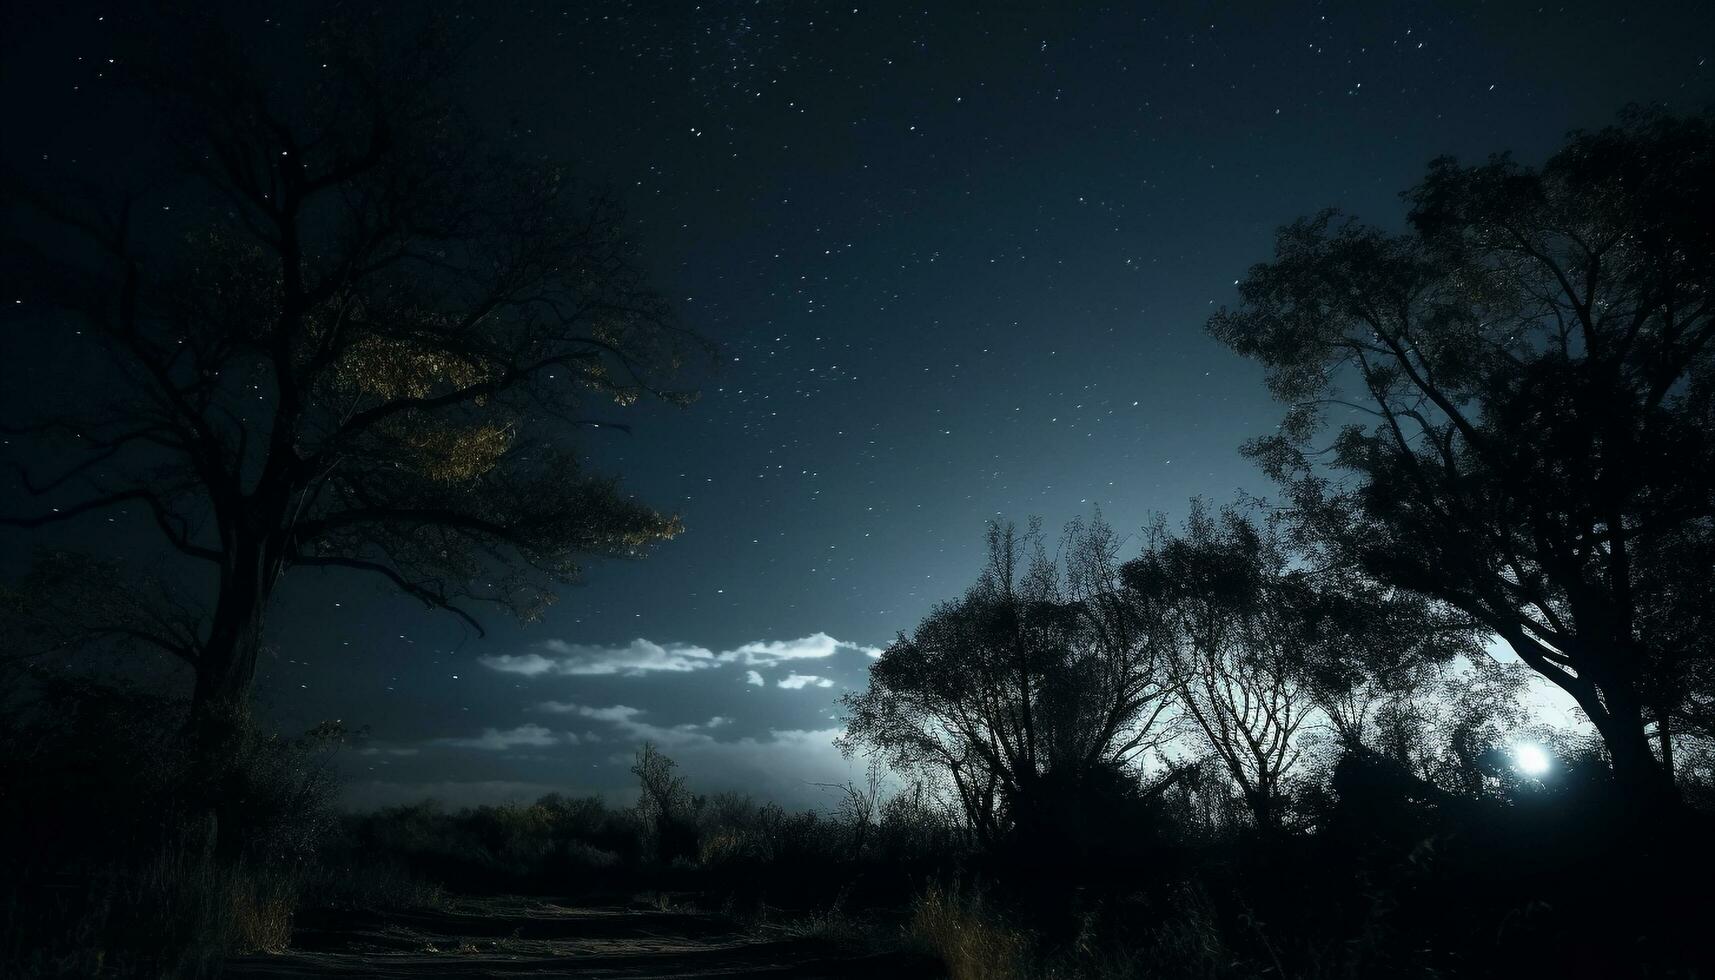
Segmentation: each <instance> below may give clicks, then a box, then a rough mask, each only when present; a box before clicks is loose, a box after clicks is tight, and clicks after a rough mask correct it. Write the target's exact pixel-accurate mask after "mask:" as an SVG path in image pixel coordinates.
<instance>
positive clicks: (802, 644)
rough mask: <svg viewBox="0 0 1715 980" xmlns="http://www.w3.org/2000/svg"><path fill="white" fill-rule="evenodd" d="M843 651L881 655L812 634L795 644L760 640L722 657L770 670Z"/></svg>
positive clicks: (826, 635) (858, 645)
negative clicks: (779, 664)
mask: <svg viewBox="0 0 1715 980" xmlns="http://www.w3.org/2000/svg"><path fill="white" fill-rule="evenodd" d="M841 650H852V651H855V652H857V653H862V654H865V655H867V656H871V657H879V656H880V655H881V651H880V650H878V649H876V648H875V647H866V646H863V645H861V644H857V643H847V642H845V641H844V640H836V639H834V638H833V637H831V636H829V635H828V634H826V633H811V634H810V635H809V636H805V637H800V638H799V639H796V640H757V641H755V642H753V643H746V644H744V645H743V646H741V647H738V648H737V649H735V650H728V651H726V652H725V653H722V654H721V655H720V658H721V659H722V660H737V661H739V662H740V663H744V664H748V665H751V666H758V665H760V666H764V667H771V666H773V665H775V664H778V663H782V662H784V661H787V660H820V659H823V658H826V657H831V656H833V655H834V654H836V653H838V652H840V651H841Z"/></svg>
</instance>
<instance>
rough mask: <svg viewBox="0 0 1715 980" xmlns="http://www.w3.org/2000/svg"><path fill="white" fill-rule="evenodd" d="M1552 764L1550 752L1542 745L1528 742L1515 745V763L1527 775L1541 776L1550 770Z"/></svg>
mask: <svg viewBox="0 0 1715 980" xmlns="http://www.w3.org/2000/svg"><path fill="white" fill-rule="evenodd" d="M1551 764H1552V763H1551V762H1550V761H1549V758H1548V753H1547V752H1544V751H1543V750H1542V746H1540V745H1532V744H1530V743H1528V742H1526V743H1522V744H1519V745H1515V746H1513V765H1514V766H1516V767H1518V771H1519V772H1522V773H1524V774H1525V775H1526V776H1540V775H1542V774H1543V773H1545V772H1547V771H1548V769H1549V766H1550V765H1551Z"/></svg>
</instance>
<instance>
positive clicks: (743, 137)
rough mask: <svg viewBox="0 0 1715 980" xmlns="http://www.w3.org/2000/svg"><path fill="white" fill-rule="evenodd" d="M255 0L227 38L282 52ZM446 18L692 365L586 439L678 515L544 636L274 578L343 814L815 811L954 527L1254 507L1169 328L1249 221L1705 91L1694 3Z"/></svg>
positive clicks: (477, 102) (279, 653) (1258, 414)
mask: <svg viewBox="0 0 1715 980" xmlns="http://www.w3.org/2000/svg"><path fill="white" fill-rule="evenodd" d="M48 6H49V5H46V4H12V5H9V7H8V10H7V13H6V15H5V17H6V20H5V35H6V37H5V41H4V45H5V46H4V63H3V65H0V85H3V93H4V102H3V104H4V105H5V106H6V107H7V110H8V111H7V116H8V118H9V121H8V122H6V123H4V124H3V125H4V132H5V136H4V143H5V150H4V152H5V155H6V157H7V158H8V161H11V160H12V159H14V158H17V157H20V156H22V157H31V156H33V155H36V154H38V150H39V151H40V152H42V153H47V152H50V150H51V152H52V153H54V154H57V155H58V156H56V157H55V159H60V158H62V157H63V158H66V159H68V160H69V159H70V158H72V157H75V156H76V155H77V153H76V151H75V149H73V150H68V149H67V148H68V147H72V148H75V147H80V146H81V147H84V148H86V151H89V148H97V147H100V146H101V145H102V140H103V138H104V137H103V134H102V132H100V131H98V130H96V129H93V128H92V127H98V126H99V121H100V119H101V118H102V114H101V111H100V105H101V99H102V91H103V90H102V82H103V79H102V78H101V77H100V66H101V64H102V63H103V61H104V59H105V58H106V57H107V56H108V55H107V52H108V51H109V50H110V49H112V48H113V47H114V46H115V39H114V38H113V37H112V36H111V35H110V33H109V31H110V30H111V29H112V28H111V22H112V19H111V18H109V19H105V20H103V19H98V18H100V17H102V16H104V15H103V14H102V13H101V11H100V10H99V9H98V8H97V7H94V6H90V5H87V4H76V5H73V6H72V7H70V8H65V9H58V8H56V9H55V10H53V11H49V10H46V9H41V10H38V9H34V8H37V7H42V8H46V7H48ZM281 6H282V7H284V8H285V12H284V13H282V12H280V11H271V10H270V9H269V8H270V5H267V4H252V5H245V8H244V9H245V11H246V12H245V13H242V14H234V15H233V23H234V24H235V25H239V27H240V30H241V32H254V34H255V35H256V37H257V38H259V39H265V38H271V37H278V38H279V39H280V41H279V43H281V44H289V43H292V39H293V38H294V36H299V35H298V33H297V32H301V26H299V25H296V24H295V23H294V21H293V19H292V16H291V9H292V6H291V5H289V4H288V5H281ZM478 9H479V10H480V12H481V27H480V28H479V29H478V30H477V32H476V35H475V36H476V38H477V41H476V43H475V44H474V45H473V47H472V49H471V51H470V53H469V56H468V66H469V70H468V72H467V74H466V75H465V76H464V77H463V78H462V79H461V82H460V86H461V89H462V90H463V92H464V93H465V97H466V98H467V99H469V100H470V106H471V107H472V108H473V110H474V111H475V112H476V113H477V114H478V115H479V116H480V117H481V118H483V119H485V120H487V121H489V122H490V123H491V124H492V125H493V126H494V127H495V128H496V130H497V131H505V132H512V133H515V134H517V136H518V138H519V139H522V140H524V141H526V143H527V144H528V145H529V146H531V147H532V148H535V149H539V150H541V151H543V152H548V153H552V154H554V155H557V156H560V157H563V158H566V159H569V160H570V161H572V162H573V163H574V164H575V169H576V170H577V171H578V172H580V173H581V174H582V175H583V176H585V177H586V178H589V179H591V180H594V181H597V182H605V183H608V184H610V185H611V186H612V187H614V188H615V190H616V191H617V193H618V195H619V197H620V198H621V199H622V200H623V201H624V203H625V204H626V206H627V207H628V210H629V212H630V215H631V233H632V234H633V236H634V237H635V239H636V241H637V242H638V244H639V245H640V246H641V247H642V249H643V252H644V255H645V258H646V261H647V262H648V264H649V267H650V269H651V271H652V273H653V275H654V277H655V281H656V282H657V283H658V285H659V286H660V287H661V289H662V290H663V291H664V292H665V293H666V294H667V295H668V296H670V297H671V298H672V299H673V301H674V303H675V305H676V306H677V308H678V310H679V313H680V315H681V317H682V319H683V320H684V322H685V323H686V324H687V325H689V326H691V327H693V328H695V329H696V330H698V331H700V332H701V333H703V334H704V335H705V336H707V337H709V338H710V339H712V340H714V341H716V342H717V343H718V344H719V345H720V347H721V351H720V353H719V355H718V357H717V358H716V360H717V361H718V363H716V364H714V365H711V366H707V367H706V368H699V369H698V371H697V373H696V374H695V375H694V380H695V383H696V384H697V386H698V387H700V388H701V390H702V397H701V399H700V401H699V402H698V403H697V404H695V405H694V406H692V407H691V408H689V409H685V410H680V409H675V408H670V407H666V406H647V407H643V408H638V409H632V410H626V411H624V412H623V413H622V414H623V418H622V420H623V421H626V422H629V423H631V424H632V425H633V426H634V427H635V430H634V433H633V434H632V435H630V436H625V435H622V434H618V433H608V434H600V435H592V436H591V437H590V439H589V443H588V445H589V448H590V452H591V455H592V457H593V458H594V459H595V460H596V461H597V463H598V465H599V466H601V467H603V468H606V469H610V470H612V471H615V472H618V473H621V474H623V476H624V477H625V478H626V480H627V482H628V483H629V485H630V486H631V487H632V488H634V489H635V490H636V491H637V492H638V495H639V496H640V497H641V498H643V499H645V500H647V501H649V502H651V503H653V504H655V505H656V506H658V507H660V508H662V509H668V510H677V511H678V512H679V513H680V514H682V515H683V517H684V519H685V522H686V525H687V527H688V531H687V533H686V534H684V535H683V536H682V537H680V538H679V539H677V540H675V541H673V542H671V543H669V544H667V545H665V546H663V547H661V548H660V549H659V550H658V551H657V552H656V553H655V555H654V556H653V557H651V558H650V559H648V560H646V561H643V562H633V563H605V564H599V565H596V566H594V567H592V568H591V570H590V575H589V581H588V583H587V584H586V585H583V586H581V587H578V588H576V589H573V590H570V591H568V592H566V593H565V594H564V595H562V597H561V601H560V603H559V604H558V606H556V607H555V608H554V609H553V610H552V611H551V612H550V613H549V615H548V616H547V618H546V619H545V620H544V621H542V622H540V623H536V624H533V625H531V626H529V627H520V626H518V625H516V624H514V623H510V622H507V621H504V620H502V619H499V618H495V617H492V616H491V617H489V618H488V619H487V620H485V625H486V626H488V628H489V629H488V636H487V637H486V638H478V637H476V636H475V635H474V633H472V632H471V631H469V630H468V629H466V628H464V627H463V626H461V624H460V623H459V622H458V621H457V620H456V619H454V618H452V617H449V616H444V615H443V616H437V615H434V614H431V613H427V612H425V611H424V610H423V609H422V607H421V606H420V605H419V604H417V603H414V602H411V601H408V600H405V599H402V598H398V597H393V596H389V595H388V594H387V593H386V592H385V591H384V590H383V589H381V588H380V587H379V586H378V585H376V584H375V583H372V582H370V581H369V580H367V579H361V578H346V577H341V576H338V575H321V574H319V573H316V572H309V571H298V572H293V573H289V574H288V579H287V583H286V585H285V586H284V594H283V597H282V599H281V600H280V601H279V602H278V603H277V604H276V606H275V607H274V609H273V610H272V611H271V618H270V624H271V640H270V642H271V646H272V653H271V655H270V657H269V658H268V660H267V661H266V663H265V665H264V667H263V676H262V680H261V695H260V696H261V699H262V701H263V703H264V704H265V705H266V706H267V708H268V711H269V713H270V716H271V717H272V718H273V719H274V720H275V721H276V722H277V723H278V724H280V725H281V726H283V727H287V728H301V727H305V726H308V725H310V724H313V723H314V722H316V721H319V720H321V719H324V718H339V719H343V720H344V721H345V722H346V723H347V724H349V725H353V726H367V727H368V729H369V730H370V736H369V738H368V739H367V740H366V741H364V742H362V743H360V745H361V747H360V748H354V749H352V750H350V751H348V752H347V753H346V754H345V755H344V757H343V761H344V764H345V766H346V768H347V771H348V772H349V774H350V776H351V784H350V788H349V795H350V800H351V801H352V802H353V803H357V804H369V803H376V802H397V801H404V800H409V799H415V798H420V797H422V796H424V795H428V794H433V795H436V796H439V797H441V798H443V799H446V800H448V801H451V802H455V803H465V802H476V801H489V800H496V799H506V798H518V797H530V796H533V795H535V794H538V793H541V792H545V791H547V790H550V789H559V790H564V791H573V792H581V791H611V790H618V789H621V788H623V787H626V786H628V785H629V783H630V777H629V776H628V775H627V773H626V768H627V766H628V765H629V757H630V753H631V751H632V749H633V748H634V746H635V744H636V743H637V742H638V741H639V740H641V739H643V738H654V739H655V740H656V741H658V742H661V743H662V744H663V745H664V746H665V747H666V750H667V752H668V753H669V754H670V755H673V756H674V757H676V758H679V759H680V760H681V762H682V763H683V764H684V765H685V767H686V769H687V770H688V772H689V775H690V776H691V779H692V782H693V785H694V786H696V787H697V788H699V789H715V788H730V787H740V788H745V789H749V790H751V791H754V792H757V793H759V794H761V795H766V796H773V797H776V798H779V799H782V800H783V801H787V802H793V803H802V802H817V801H818V800H820V799H821V795H822V794H820V791H818V790H817V789H816V788H815V787H813V786H812V785H810V784H811V783H813V782H815V781H818V780H843V779H845V778H846V777H847V775H848V774H849V772H848V765H847V763H845V762H843V761H841V760H840V759H839V757H838V754H837V752H836V751H835V750H834V749H832V747H831V746H830V738H831V736H832V734H833V733H834V731H833V730H834V729H836V728H837V726H838V721H837V714H838V709H837V705H836V704H835V701H836V699H837V698H838V696H839V695H840V694H841V693H842V692H843V691H845V690H847V689H849V688H851V687H852V686H856V685H861V684H862V683H863V676H864V670H865V668H866V667H867V665H868V663H869V657H868V655H867V654H868V653H869V652H871V651H873V650H875V649H876V648H879V647H881V646H884V645H885V644H886V643H887V642H888V641H889V640H890V639H891V638H892V637H893V636H894V635H895V634H896V633H897V632H898V631H900V630H905V629H910V628H911V627H912V626H913V625H915V623H916V622H917V621H918V620H919V619H920V618H921V617H922V616H923V614H924V613H925V612H926V611H927V610H928V608H929V607H930V605H931V604H932V603H934V602H936V601H938V600H941V599H945V598H951V597H953V596H955V595H956V594H957V593H958V592H960V591H961V590H962V589H963V588H964V587H965V586H966V585H967V584H968V583H969V582H970V581H971V580H972V579H973V578H974V577H975V574H976V571H977V566H978V562H979V559H980V551H981V545H982V530H983V525H984V522H985V521H989V520H992V519H995V518H1012V519H1018V520H1020V521H1022V520H1024V519H1027V518H1028V517H1030V516H1032V515H1037V516H1040V517H1041V518H1043V520H1044V521H1045V523H1046V524H1047V526H1048V527H1049V528H1050V529H1053V528H1057V527H1058V526H1059V525H1061V524H1062V523H1063V522H1065V521H1066V520H1068V519H1070V518H1072V517H1075V516H1079V515H1088V514H1089V513H1090V512H1091V511H1092V509H1093V508H1095V507H1098V506H1099V507H1100V509H1101V511H1102V513H1103V514H1104V515H1105V516H1106V518H1107V519H1108V520H1109V521H1110V522H1111V523H1112V524H1114V525H1115V526H1116V527H1119V528H1122V529H1128V528H1137V527H1139V526H1140V525H1142V524H1143V523H1144V522H1145V521H1146V520H1148V518H1149V517H1150V515H1151V514H1152V513H1156V512H1165V513H1167V514H1169V515H1170V516H1171V515H1177V514H1179V513H1182V512H1183V510H1184V508H1185V505H1186V502H1187V500H1188V499H1189V498H1191V497H1192V496H1194V495H1199V494H1201V495H1204V496H1207V497H1209V498H1211V499H1212V500H1214V501H1216V502H1225V501H1227V500H1230V499H1232V498H1233V497H1234V495H1235V494H1236V493H1238V492H1239V491H1241V490H1248V491H1251V492H1258V493H1261V492H1266V491H1267V489H1268V487H1267V486H1266V483H1265V481H1264V480H1263V479H1262V477H1261V475H1260V474H1259V473H1257V472H1256V471H1255V470H1254V468H1253V467H1252V466H1251V465H1250V464H1249V463H1247V462H1246V461H1245V460H1243V459H1242V458H1241V457H1240V456H1239V454H1238V446H1239V445H1240V443H1241V442H1243V441H1244V440H1245V439H1246V438H1248V437H1250V436H1253V435H1256V434H1259V433H1262V432H1265V431H1267V430H1268V429H1269V428H1270V427H1272V426H1273V424H1274V422H1275V420H1276V419H1277V417H1278V414H1279V410H1278V408H1277V406H1275V405H1273V404H1272V403H1271V402H1270V401H1269V399H1268V396H1267V394H1266V392H1265V391H1264V389H1263V387H1262V382H1261V373H1260V371H1258V370H1257V369H1256V368H1254V367H1253V366H1251V365H1248V364H1246V363H1244V362H1242V361H1240V360H1239V359H1238V358H1237V357H1236V356H1234V355H1232V354H1231V353H1229V352H1227V351H1226V350H1225V349H1223V348H1221V347H1219V346H1218V345H1217V344H1216V343H1215V342H1214V341H1213V340H1211V339H1209V338H1208V337H1207V336H1206V335H1205V333H1204V331H1203V324H1204V321H1205V319H1206V318H1207V316H1208V315H1209V314H1210V313H1211V312H1213V311H1214V310H1215V309H1216V308H1218V307H1219V306H1220V305H1221V304H1223V303H1227V302H1230V301H1231V300H1232V298H1233V284H1234V281H1235V280H1236V279H1238V278H1239V277H1240V276H1241V275H1242V274H1243V273H1244V271H1245V270H1246V268H1247V267H1248V266H1249V265H1251V264H1252V263H1254V262H1257V261H1260V260H1262V259H1265V258H1266V257H1268V254H1269V250H1270V246H1271V238H1272V234H1273V230H1274V228H1275V227H1276V226H1278V225H1280V224H1282V223H1284V222H1286V221H1288V220H1290V219H1292V218H1294V217H1296V216H1298V215H1301V214H1306V213H1310V212H1313V211H1315V210H1317V209H1319V208H1321V207H1324V206H1339V207H1341V208H1343V209H1346V210H1348V211H1351V212H1353V213H1356V214H1357V215H1359V216H1361V217H1363V218H1366V219H1369V220H1372V221H1375V222H1378V223H1382V224H1385V225H1397V224H1399V223H1400V222H1401V220H1402V218H1403V210H1404V209H1403V206H1402V205H1401V203H1400V202H1399V200H1398V197H1397V195H1398V192H1399V191H1401V190H1403V189H1405V188H1406V187H1408V186H1410V185H1411V184H1412V183H1413V182H1414V181H1415V180H1416V179H1417V178H1418V176H1419V175H1420V174H1421V173H1422V172H1423V168H1424V165H1425V164H1426V163H1427V162H1428V161H1429V160H1430V159H1431V158H1432V157H1435V156H1437V155H1440V154H1449V153H1450V154H1455V155H1458V156H1460V157H1462V158H1466V159H1476V158H1481V157H1483V156H1485V155H1486V154H1487V153H1489V152H1490V151H1493V150H1508V149H1510V150H1512V151H1513V152H1514V154H1515V156H1517V157H1519V158H1520V159H1522V160H1525V161H1528V162H1535V161H1539V160H1541V159H1542V158H1543V157H1545V156H1546V155H1547V154H1548V153H1549V152H1551V151H1552V150H1553V149H1554V148H1555V147H1556V146H1557V145H1558V144H1559V142H1560V140H1561V138H1562V136H1563V135H1564V133H1565V132H1566V131H1567V130H1568V129H1571V128H1575V127H1591V126H1599V125H1602V124H1604V123H1605V122H1608V121H1609V120H1611V119H1612V118H1613V116H1614V114H1615V112H1616V111H1617V110H1618V109H1619V108H1620V107H1621V106H1622V105H1624V104H1626V103H1628V102H1659V103H1664V104H1666V105H1667V106H1668V107H1669V108H1671V109H1676V110H1679V111H1690V110H1695V109H1697V108H1700V107H1702V106H1705V105H1708V104H1710V103H1711V101H1712V100H1715V66H1712V65H1710V63H1709V59H1710V57H1711V56H1712V55H1715V43H1712V42H1715V5H1710V4H1706V3H1695V2H1687V3H1679V4H1582V5H1547V6H1537V5H1534V4H1509V3H1493V4H1475V3H1447V4H1429V3H1419V4H1379V3H1323V4H1307V3H1254V4H1245V5H1239V6H1235V7H1225V6H1223V7H1217V6H1214V5H1207V4H1195V5H1192V4H1173V5H1157V4H1118V5H1102V6H1097V5H1080V4H1066V5H1060V4H1042V5H1029V4H1006V5H1004V6H1001V7H998V8H996V7H990V6H986V5H977V4H953V3H942V4H918V5H916V6H914V7H912V8H910V9H904V8H901V7H896V6H893V5H876V4H868V3H861V4H858V5H856V6H855V7H854V6H852V5H849V4H848V5H833V6H830V5H825V4H812V3H801V2H790V3H788V2H758V3H706V4H703V5H701V7H700V8H698V7H693V6H691V5H667V4H661V5H656V4H595V3H588V4H578V3H568V4H562V5H553V4H548V5H542V4H523V3H519V4H507V3H491V4H486V5H481V6H480V7H479V8H478ZM66 166H68V167H74V168H75V167H76V166H77V164H74V163H70V162H68V163H67V164H66ZM54 371H55V372H59V373H53V372H50V377H52V378H55V379H58V380H63V381H64V382H65V383H75V379H76V377H77V373H76V371H77V366H76V365H59V366H56V367H55V368H54ZM616 418H620V416H616ZM55 534H63V532H59V531H56V532H55ZM3 540H4V547H5V549H6V550H7V552H8V553H9V554H10V555H21V554H23V553H24V552H25V551H26V550H27V548H28V546H29V545H30V544H31V543H41V542H44V541H48V542H51V541H52V540H53V539H52V538H51V537H50V536H45V535H40V534H38V535H37V536H36V537H34V538H32V537H31V536H30V535H26V534H22V533H16V532H8V533H7V535H6V537H5V538H4V539H3ZM857 768H860V764H853V765H852V766H851V767H850V769H851V770H855V769H857Z"/></svg>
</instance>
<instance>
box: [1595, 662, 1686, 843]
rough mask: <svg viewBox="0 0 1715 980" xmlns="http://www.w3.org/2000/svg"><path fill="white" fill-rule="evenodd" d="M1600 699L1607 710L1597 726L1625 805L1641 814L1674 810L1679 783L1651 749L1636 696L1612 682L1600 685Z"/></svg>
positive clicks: (1624, 687) (1678, 798)
mask: <svg viewBox="0 0 1715 980" xmlns="http://www.w3.org/2000/svg"><path fill="white" fill-rule="evenodd" d="M1602 699H1603V701H1604V702H1605V704H1606V707H1607V709H1608V710H1607V713H1606V717H1605V718H1602V719H1601V720H1599V721H1598V722H1597V724H1596V729H1597V731H1598V732H1600V733H1601V735H1602V742H1603V744H1604V745H1606V746H1607V749H1608V755H1609V756H1610V758H1611V759H1612V761H1613V766H1614V782H1615V783H1616V784H1617V785H1618V786H1619V789H1620V792H1621V794H1622V796H1623V798H1624V800H1625V803H1626V806H1627V808H1628V809H1629V810H1630V812H1631V813H1632V814H1633V815H1635V816H1638V817H1643V818H1649V817H1651V816H1657V815H1660V814H1662V813H1664V812H1670V811H1674V810H1677V809H1678V808H1679V806H1680V803H1681V800H1680V796H1679V787H1677V786H1675V785H1674V781H1673V777H1672V776H1671V775H1670V774H1669V772H1668V770H1667V768H1666V767H1665V766H1664V765H1663V764H1662V761H1661V760H1660V759H1657V758H1656V756H1655V753H1654V752H1653V751H1651V747H1650V737H1649V734H1648V733H1646V732H1645V731H1644V719H1643V711H1642V708H1641V707H1640V705H1639V703H1638V700H1637V698H1636V697H1635V696H1633V694H1632V692H1631V691H1630V690H1629V689H1627V688H1626V686H1625V685H1624V684H1612V685H1607V686H1604V687H1603V689H1602Z"/></svg>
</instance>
